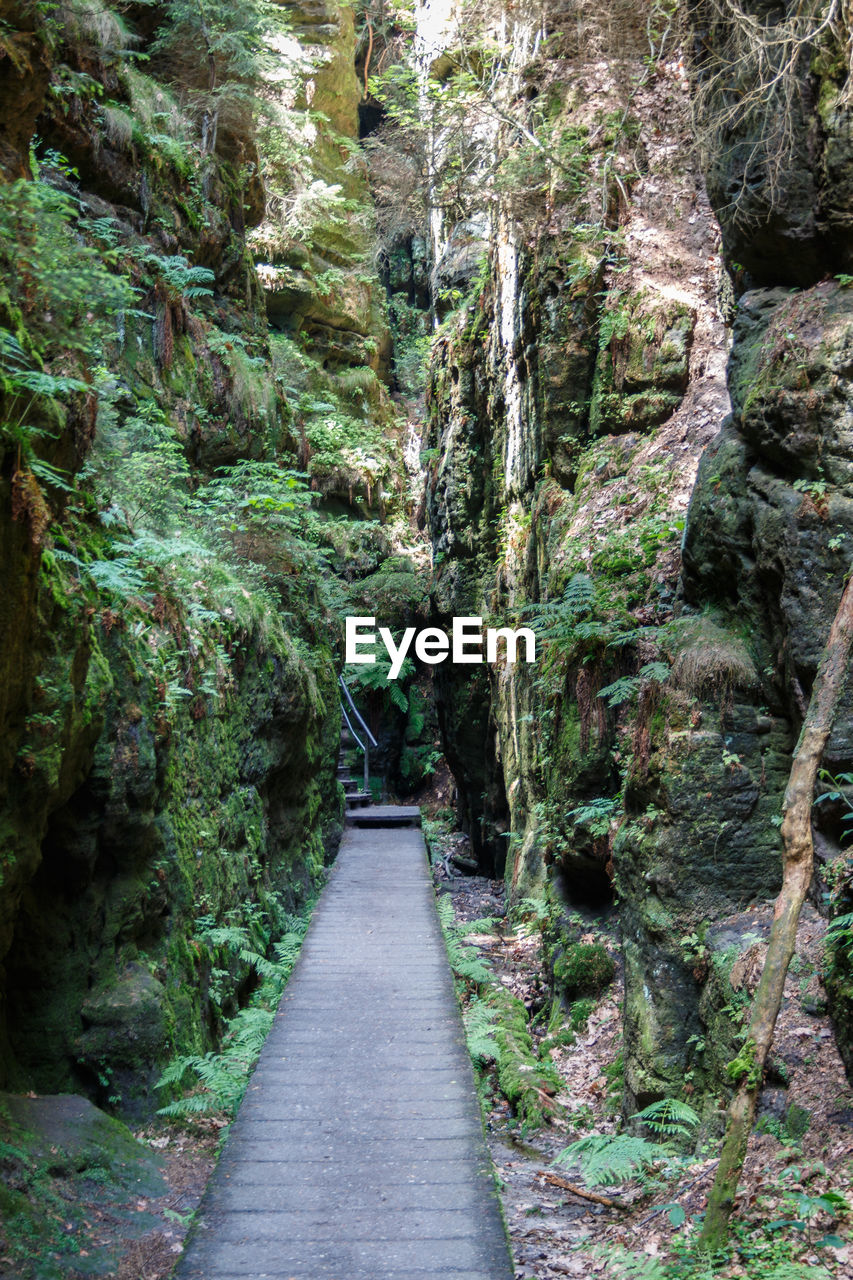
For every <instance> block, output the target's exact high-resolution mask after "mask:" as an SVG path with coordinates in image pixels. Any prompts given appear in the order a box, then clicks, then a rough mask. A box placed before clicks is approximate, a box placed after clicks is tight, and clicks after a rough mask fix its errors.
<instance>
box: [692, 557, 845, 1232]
mask: <svg viewBox="0 0 853 1280" xmlns="http://www.w3.org/2000/svg"><path fill="white" fill-rule="evenodd" d="M851 644H853V576H851V577H849V578H848V581H847V584H846V585H845V587H844V591H843V593H842V596H841V602H840V604H839V606H838V611H837V613H836V615H835V618H834V620H833V623H832V627H831V628H830V632H829V638H828V639H827V642H826V646H825V648H824V651H823V654H822V656H821V660H820V666H819V667H818V671H817V676H816V677H815V682H814V686H813V688H812V694H811V700H810V702H809V706H808V710H807V711H806V718H805V721H804V722H803V728H802V732H801V734H800V740H799V742H798V743H797V748H796V751H795V752H794V759H793V762H792V764H791V773H790V777H789V778H788V785H787V787H786V789H785V801H784V815H785V816H784V820H783V822H782V842H783V853H782V857H783V874H782V888H781V890H780V892H779V896H778V898H777V899H776V906H775V909H774V912H773V925H772V927H771V930H770V938H769V940H768V943H767V955H766V957H765V960H764V969H763V971H762V974H761V980H760V982H759V984H758V989H757V991H756V993H755V999H754V1001H753V1005H752V1014H751V1017H750V1020H749V1029H748V1031H747V1036H746V1043H745V1044H744V1047H743V1049H742V1050H741V1052H740V1054H739V1055H738V1057H737V1059H736V1060H735V1064H736V1066H737V1069H738V1071H739V1083H738V1086H737V1089H736V1092H735V1094H734V1097H733V1098H732V1100H731V1103H730V1105H729V1110H728V1118H727V1122H726V1135H725V1138H724V1140H723V1150H722V1154H721V1156H720V1163H719V1165H718V1166H717V1173H716V1177H715V1179H714V1185H713V1187H712V1188H711V1194H710V1195H709V1197H708V1209H707V1213H706V1215H705V1223H704V1226H703V1228H702V1234H701V1236H700V1241H699V1242H700V1245H701V1246H703V1247H705V1248H707V1249H717V1248H720V1247H722V1245H724V1244H725V1241H726V1238H727V1236H728V1224H729V1218H730V1216H731V1212H732V1209H733V1207H734V1201H735V1195H736V1193H737V1188H738V1183H739V1181H740V1176H741V1172H742V1170H743V1162H744V1159H745V1157H746V1148H747V1143H748V1142H749V1135H750V1133H751V1132H752V1126H753V1122H754V1120H755V1104H756V1100H757V1098H758V1092H759V1090H760V1088H761V1081H762V1076H763V1072H764V1063H765V1061H766V1059H767V1054H768V1052H769V1050H770V1045H771V1043H772V1040H773V1031H774V1028H775V1026H776V1018H777V1017H778V1014H779V1009H780V1007H781V1004H782V994H783V991H784V987H785V977H786V975H787V972H788V965H789V964H790V962H791V957H792V955H793V954H794V947H795V944H796V940H797V924H798V922H799V918H800V911H801V909H802V905H803V902H804V901H805V898H806V894H807V893H808V889H809V884H810V883H811V878H812V869H813V866H814V845H813V842H812V805H813V802H814V785H815V778H816V777H817V772H818V769H819V768H820V762H821V759H822V757H823V752H824V748H825V747H826V743H827V739H828V738H829V735H830V733H831V731H832V726H833V722H834V720H835V713H836V709H837V707H838V701H839V698H840V697H841V694H842V692H843V689H844V681H845V676H846V674H847V668H848V665H849V661H850V648H851Z"/></svg>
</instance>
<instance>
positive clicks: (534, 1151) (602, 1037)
mask: <svg viewBox="0 0 853 1280" xmlns="http://www.w3.org/2000/svg"><path fill="white" fill-rule="evenodd" d="M439 844H440V845H442V846H443V850H442V856H440V857H438V858H436V859H435V860H434V861H435V875H436V883H437V888H438V889H439V891H440V892H446V893H449V894H450V895H451V897H452V900H453V903H454V911H455V915H456V918H457V921H458V922H459V923H460V924H464V923H469V922H471V921H472V920H475V919H482V918H484V917H495V916H498V917H501V916H504V905H503V904H504V886H503V884H502V882H500V881H490V880H487V879H484V878H483V877H480V876H467V875H461V876H460V875H458V874H455V875H454V874H453V863H452V861H451V857H452V854H453V851H454V848H455V849H460V848H461V849H463V850H464V847H465V846H464V837H461V836H460V835H459V834H455V835H448V836H446V837H443V838H441V837H440V838H439ZM824 931H825V923H824V922H823V921H822V920H821V919H820V918H819V917H818V916H817V914H816V913H815V912H812V911H808V912H807V913H806V916H805V917H804V921H803V924H802V925H801V928H800V933H799V938H798V949H797V955H796V956H795V959H794V961H793V963H792V970H791V973H790V974H789V978H788V982H787V986H786V996H785V1002H784V1005H783V1008H782V1012H781V1014H780V1017H779V1022H778V1024H777V1034H776V1037H775V1040H774V1048H773V1060H774V1063H775V1064H776V1070H777V1073H778V1072H782V1073H784V1074H786V1075H787V1077H788V1083H787V1087H786V1088H784V1089H782V1088H766V1089H765V1090H764V1092H763V1093H762V1096H761V1103H760V1108H759V1114H760V1121H759V1129H760V1130H764V1131H763V1132H756V1134H754V1136H753V1138H752V1140H751V1142H750V1147H749V1153H748V1156H747V1162H746V1166H745V1170H744V1177H743V1180H742V1183H741V1188H740V1193H739V1196H738V1201H737V1208H736V1214H735V1234H734V1239H735V1245H736V1247H735V1250H734V1252H733V1254H732V1257H731V1258H730V1259H729V1260H726V1261H722V1260H721V1261H719V1262H717V1263H715V1264H713V1265H712V1266H710V1267H709V1268H708V1269H707V1270H702V1271H701V1272H700V1271H697V1270H696V1269H695V1267H696V1263H695V1259H694V1260H691V1259H690V1258H689V1251H690V1242H691V1238H695V1232H696V1229H697V1220H698V1216H699V1215H700V1214H701V1213H702V1212H703V1210H704V1207H705V1200H706V1196H707V1193H708V1190H709V1187H710V1185H711V1182H712V1180H713V1176H714V1171H715V1169H716V1163H717V1161H716V1153H717V1150H718V1146H719V1140H718V1139H706V1140H704V1142H702V1143H701V1144H700V1145H699V1149H698V1151H697V1152H696V1153H695V1154H691V1155H690V1156H689V1157H688V1158H685V1159H684V1160H683V1161H674V1162H672V1163H671V1165H670V1166H669V1168H666V1167H662V1166H658V1167H656V1168H653V1169H652V1170H651V1171H650V1172H649V1173H648V1174H647V1175H646V1176H645V1177H643V1178H640V1179H636V1180H634V1181H631V1182H626V1183H624V1184H622V1185H620V1186H614V1187H595V1188H586V1187H585V1186H584V1183H583V1178H582V1177H581V1174H580V1172H579V1170H578V1168H577V1167H574V1168H572V1167H566V1166H561V1165H555V1164H554V1160H555V1158H556V1156H557V1155H558V1154H559V1152H560V1151H561V1150H563V1149H564V1148H565V1147H567V1146H568V1145H569V1144H570V1143H571V1142H573V1141H575V1140H576V1139H579V1138H581V1137H584V1136H586V1135H587V1134H590V1133H597V1134H609V1133H615V1132H617V1131H618V1130H619V1129H620V1128H621V1116H620V1102H621V1085H622V1057H621V1018H620V1010H621V999H622V990H621V985H620V981H619V978H618V976H617V979H616V981H615V982H614V984H613V986H612V987H611V989H610V990H609V992H608V993H606V994H605V996H604V997H603V998H602V999H601V1001H600V1002H599V1003H598V1005H597V1007H596V1008H595V1010H594V1012H593V1013H592V1015H591V1016H590V1017H589V1020H588V1022H587V1024H586V1028H585V1030H581V1031H579V1032H578V1035H577V1038H576V1041H575V1043H574V1044H572V1045H566V1046H560V1047H558V1048H552V1049H551V1050H550V1051H549V1053H550V1057H551V1060H552V1062H553V1064H554V1066H555V1067H556V1069H557V1071H558V1073H559V1076H560V1078H561V1080H562V1082H563V1086H562V1089H561V1090H560V1091H559V1092H558V1094H557V1095H556V1097H555V1099H554V1101H555V1103H556V1104H557V1107H558V1111H557V1112H556V1113H555V1114H554V1116H553V1118H552V1119H551V1121H550V1123H548V1124H546V1125H545V1126H543V1127H542V1128H540V1129H539V1130H538V1131H536V1132H533V1133H523V1132H521V1131H520V1129H519V1127H518V1125H517V1123H516V1122H515V1120H514V1119H513V1117H512V1116H511V1114H510V1113H509V1109H508V1107H507V1106H506V1104H505V1102H503V1100H502V1099H501V1098H500V1096H499V1094H497V1092H496V1091H494V1082H493V1081H492V1082H491V1093H492V1096H491V1101H490V1102H489V1103H487V1131H488V1138H489V1143H490V1147H491V1151H492V1156H493V1159H494V1162H495V1166H496V1169H497V1173H498V1177H499V1181H500V1184H501V1188H502V1196H503V1203H504V1211H505V1216H506V1221H507V1226H508V1230H509V1234H510V1239H511V1242H512V1248H513V1252H514V1257H515V1265H516V1269H517V1276H518V1280H534V1278H535V1280H551V1278H552V1277H558V1276H582V1277H590V1276H607V1277H616V1276H619V1275H626V1276H635V1275H637V1276H643V1277H648V1278H649V1280H657V1277H658V1276H660V1275H662V1274H663V1270H662V1268H663V1266H664V1265H667V1264H677V1263H678V1261H679V1259H681V1265H682V1267H684V1270H683V1271H682V1272H681V1273H680V1274H682V1275H684V1276H685V1277H687V1278H689V1280H693V1278H694V1277H695V1278H696V1280H700V1276H701V1277H702V1280H704V1277H705V1276H706V1275H708V1276H720V1277H750V1278H752V1277H761V1278H762V1280H765V1278H766V1277H771V1276H774V1277H778V1280H783V1277H784V1278H785V1280H794V1277H800V1276H803V1275H805V1274H806V1269H807V1270H808V1271H809V1274H810V1275H811V1274H813V1275H814V1276H815V1277H816V1280H823V1278H824V1277H830V1276H832V1277H835V1276H837V1277H850V1276H853V1244H851V1243H849V1241H850V1228H851V1225H853V1217H851V1214H850V1212H849V1211H847V1210H846V1209H845V1208H844V1207H843V1205H844V1204H846V1205H850V1206H853V1090H851V1088H850V1085H849V1084H848V1082H847V1080H846V1077H845V1073H844V1068H843V1064H842V1062H841V1059H840V1057H839V1055H838V1052H837V1049H836V1047H835V1041H834V1038H833V1033H832V1028H831V1024H830V1022H829V1019H828V1018H827V1016H826V1014H825V1013H822V1012H816V1011H815V1010H819V1009H820V1008H821V1003H822V1002H821V1001H820V999H819V991H820V987H819V974H820V968H821V960H822V945H823V934H824ZM593 939H594V940H597V941H600V942H603V943H604V944H605V945H607V946H608V947H609V948H610V949H611V950H612V951H613V952H614V956H616V952H617V937H616V932H615V925H614V922H613V917H612V916H611V917H610V918H608V917H603V918H602V919H601V920H600V921H599V922H595V921H594V920H593V919H592V918H591V919H590V929H589V940H590V941H592V940H593ZM467 940H468V941H469V942H470V944H471V945H473V946H476V947H477V949H478V951H479V953H480V954H481V956H483V957H487V958H488V963H489V966H490V968H491V969H492V970H493V973H494V980H495V981H496V982H498V983H501V984H502V985H503V986H505V987H506V988H507V989H508V990H510V991H511V992H512V994H514V995H515V996H517V997H518V998H519V999H520V1000H522V1001H523V1003H524V1004H525V1006H526V1007H527V1009H528V1012H529V1014H530V1015H531V1022H532V1031H533V1037H534V1044H535V1043H536V1041H537V1038H539V1039H540V1040H541V1038H542V1037H543V1036H544V1034H545V1021H546V1019H547V1007H548V1004H549V1003H550V991H549V984H548V979H547V975H546V973H545V971H544V967H543V964H542V957H541V934H540V933H539V932H538V930H537V929H536V928H535V927H531V924H530V922H529V921H528V922H525V921H524V920H523V919H522V920H517V919H516V920H513V918H512V916H508V917H505V918H504V922H503V924H502V925H501V926H500V927H499V928H497V929H491V930H490V931H489V933H488V934H486V935H478V934H471V935H469V937H468V939H467ZM757 976H758V973H757V972H756V973H755V974H748V975H747V976H746V983H747V986H748V987H749V986H754V982H753V979H754V980H755V981H757ZM816 997H817V999H816ZM543 1009H544V1011H545V1016H544V1017H543V1018H542V1019H541V1024H540V1026H539V1028H538V1029H537V1024H536V1014H537V1013H539V1012H540V1011H542V1010H543ZM486 1088H487V1090H489V1088H490V1082H489V1081H488V1080H487V1081H486ZM647 1136H649V1137H651V1136H652V1135H651V1134H649V1135H647ZM566 1183H571V1184H572V1185H574V1186H576V1187H577V1188H578V1190H579V1191H580V1192H581V1193H582V1192H584V1191H590V1190H591V1191H592V1193H593V1195H600V1196H602V1197H603V1198H604V1199H605V1200H613V1201H618V1207H617V1206H610V1205H607V1204H601V1203H595V1201H594V1200H591V1199H587V1198H585V1196H584V1195H583V1194H576V1193H575V1192H573V1191H571V1190H569V1189H568V1188H567V1186H565V1185H563V1184H566ZM827 1193H829V1199H827V1198H826V1197H827ZM837 1196H840V1197H842V1201H839V1200H837V1199H835V1197H837ZM670 1215H672V1217H673V1218H674V1219H675V1220H676V1222H678V1223H679V1224H680V1225H679V1226H678V1227H676V1226H675V1225H673V1223H672V1221H671V1220H670ZM822 1240H827V1241H830V1242H832V1243H826V1244H821V1243H820V1241H822ZM632 1255H633V1257H632ZM620 1259H621V1260H622V1266H620ZM655 1260H657V1262H659V1263H660V1269H657V1268H655V1267H654V1266H653V1263H654V1261H655ZM792 1266H793V1267H796V1269H795V1270H792V1269H791V1268H792ZM623 1268H624V1269H623Z"/></svg>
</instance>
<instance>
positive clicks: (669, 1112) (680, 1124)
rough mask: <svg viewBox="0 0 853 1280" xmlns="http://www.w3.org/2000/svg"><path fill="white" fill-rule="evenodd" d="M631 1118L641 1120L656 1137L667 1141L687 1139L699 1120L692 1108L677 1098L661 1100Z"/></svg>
mask: <svg viewBox="0 0 853 1280" xmlns="http://www.w3.org/2000/svg"><path fill="white" fill-rule="evenodd" d="M631 1118H632V1119H633V1120H642V1122H643V1124H644V1125H647V1126H648V1128H649V1129H651V1131H652V1133H654V1134H655V1135H656V1136H657V1137H659V1138H668V1139H674V1138H689V1137H690V1136H691V1135H692V1133H693V1130H694V1129H695V1128H696V1126H697V1125H698V1123H699V1120H700V1117H699V1116H698V1115H697V1113H696V1112H695V1111H694V1110H693V1108H692V1107H690V1106H688V1104H687V1103H686V1102H681V1101H680V1100H679V1099H678V1098H661V1100H660V1102H653V1103H652V1104H651V1105H650V1106H648V1107H645V1108H644V1109H643V1110H642V1111H638V1112H637V1113H636V1115H634V1116H632V1117H631Z"/></svg>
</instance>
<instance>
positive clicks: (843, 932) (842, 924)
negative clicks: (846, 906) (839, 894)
mask: <svg viewBox="0 0 853 1280" xmlns="http://www.w3.org/2000/svg"><path fill="white" fill-rule="evenodd" d="M826 941H827V944H828V945H829V946H831V947H840V948H844V949H845V950H846V951H847V954H848V955H849V956H851V957H853V911H848V912H846V914H845V915H842V916H836V917H835V919H834V920H831V921H830V923H829V925H828V927H827V930H826Z"/></svg>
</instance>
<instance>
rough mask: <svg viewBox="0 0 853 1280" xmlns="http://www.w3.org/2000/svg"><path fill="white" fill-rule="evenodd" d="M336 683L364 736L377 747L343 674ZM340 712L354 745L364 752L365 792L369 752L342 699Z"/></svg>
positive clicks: (367, 779)
mask: <svg viewBox="0 0 853 1280" xmlns="http://www.w3.org/2000/svg"><path fill="white" fill-rule="evenodd" d="M338 683H339V684H340V686H341V688H342V689H343V691H344V693H345V694H346V696H347V702H348V703H349V704H350V707H351V708H352V711H353V714H354V715H355V718H356V719H357V720H358V723H359V724H360V725H361V727H362V729H363V730H364V733H365V736H366V738H368V739H369V740H370V742H372V743H373V745H374V747H378V746H379V743H378V742H377V741H376V739H375V738H374V736H373V734H372V733H371V732H370V730H369V729H368V727H367V725H366V724H365V723H364V718H363V717H362V715H361V713H360V712H359V709H358V707H357V706H356V705H355V703H354V702H353V700H352V694H351V693H350V691H349V689H348V688H347V685H346V681H345V680H344V678H343V676H338ZM341 713H342V714H343V717H344V720H346V722H347V728H348V729H349V731H350V733H351V734H352V736H353V738H355V742H356V746H358V747H360V748H361V751H362V752H363V754H364V790H365V792H368V791H369V790H370V755H369V752H368V748H367V743H366V742H362V740H361V738H359V736H358V734H357V733H356V731H355V729H354V728H353V727H352V721H351V720H350V718H349V716H348V714H347V709H346V707H345V706H344V704H343V701H341Z"/></svg>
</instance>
